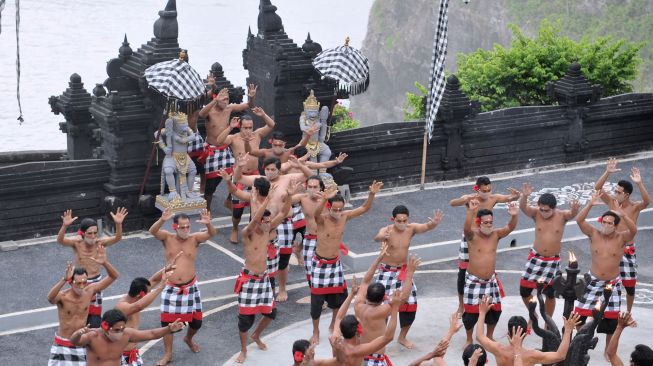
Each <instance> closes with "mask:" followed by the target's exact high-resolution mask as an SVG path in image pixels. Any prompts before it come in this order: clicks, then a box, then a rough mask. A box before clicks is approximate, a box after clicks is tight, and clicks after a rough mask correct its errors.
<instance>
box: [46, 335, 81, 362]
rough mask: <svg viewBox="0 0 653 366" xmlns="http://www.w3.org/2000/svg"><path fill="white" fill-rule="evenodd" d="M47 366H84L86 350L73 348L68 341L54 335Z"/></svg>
mask: <svg viewBox="0 0 653 366" xmlns="http://www.w3.org/2000/svg"><path fill="white" fill-rule="evenodd" d="M48 366H86V348H85V347H75V345H74V344H73V343H72V342H71V341H70V340H69V339H66V338H62V337H59V336H58V335H56V334H55V335H54V342H53V343H52V347H50V359H49V360H48Z"/></svg>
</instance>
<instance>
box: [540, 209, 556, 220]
mask: <svg viewBox="0 0 653 366" xmlns="http://www.w3.org/2000/svg"><path fill="white" fill-rule="evenodd" d="M540 214H542V217H544V218H545V219H548V218H549V217H551V216H553V210H549V211H546V212H544V211H540Z"/></svg>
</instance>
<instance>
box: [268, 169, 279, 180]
mask: <svg viewBox="0 0 653 366" xmlns="http://www.w3.org/2000/svg"><path fill="white" fill-rule="evenodd" d="M278 176H279V171H278V170H277V171H275V172H269V171H267V170H266V171H265V177H266V178H267V179H268V180H269V181H270V182H271V181H273V180H275V179H277V177H278Z"/></svg>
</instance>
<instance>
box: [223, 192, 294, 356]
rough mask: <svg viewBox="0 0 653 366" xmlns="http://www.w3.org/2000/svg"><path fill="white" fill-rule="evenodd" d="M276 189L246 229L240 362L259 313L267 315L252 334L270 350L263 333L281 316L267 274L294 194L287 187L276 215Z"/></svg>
mask: <svg viewBox="0 0 653 366" xmlns="http://www.w3.org/2000/svg"><path fill="white" fill-rule="evenodd" d="M276 189H277V188H276V187H275V188H272V189H271V190H270V192H269V193H268V195H267V197H265V199H264V200H263V203H261V205H260V206H259V207H257V209H256V213H255V215H254V216H253V217H252V219H251V220H250V221H249V224H247V226H246V227H245V228H244V229H243V244H244V255H245V266H244V267H243V269H242V270H241V272H240V275H239V276H238V279H237V280H236V286H235V288H234V292H235V293H236V294H237V295H238V331H239V336H240V354H238V358H236V362H237V363H243V362H245V359H246V358H247V332H248V331H249V330H250V329H251V327H252V326H253V325H254V320H255V316H256V314H261V315H263V317H262V318H261V320H260V321H259V323H258V325H257V326H256V329H255V330H254V332H253V333H252V335H251V338H252V340H253V341H254V342H256V345H257V346H258V348H259V349H261V350H264V351H265V350H267V346H266V345H265V343H263V341H261V333H262V332H263V330H265V328H266V327H267V326H268V325H269V324H270V322H272V320H274V319H275V318H276V316H277V309H276V308H275V307H276V306H275V303H274V293H273V290H272V284H271V283H270V277H269V276H268V275H267V259H268V248H269V246H268V243H269V242H270V236H271V234H274V232H275V230H276V229H275V228H276V227H277V226H278V225H279V223H280V222H281V221H283V220H284V219H285V218H286V214H285V213H286V212H287V211H288V210H289V209H290V203H291V197H290V195H289V194H288V193H289V192H288V191H287V192H286V193H287V197H286V198H285V200H284V205H283V207H282V208H281V210H279V211H278V212H277V214H276V215H275V216H274V217H272V214H271V213H270V211H269V210H268V209H267V207H268V205H269V204H270V202H271V199H272V196H273V195H274V191H275V190H276ZM253 195H256V192H253Z"/></svg>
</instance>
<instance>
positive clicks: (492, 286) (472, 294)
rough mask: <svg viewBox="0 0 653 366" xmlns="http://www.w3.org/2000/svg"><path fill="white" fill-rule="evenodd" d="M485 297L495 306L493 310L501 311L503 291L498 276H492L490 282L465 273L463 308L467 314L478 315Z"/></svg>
mask: <svg viewBox="0 0 653 366" xmlns="http://www.w3.org/2000/svg"><path fill="white" fill-rule="evenodd" d="M483 296H489V297H490V298H491V299H492V300H491V302H492V303H493V304H494V306H493V307H492V310H494V311H501V291H500V289H499V283H498V280H497V275H496V273H495V274H492V277H490V279H489V280H482V279H480V278H478V277H476V276H474V275H473V274H471V273H469V271H467V273H465V292H464V293H463V306H464V308H465V312H466V313H478V304H479V302H480V300H481V298H482V297H483Z"/></svg>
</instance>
